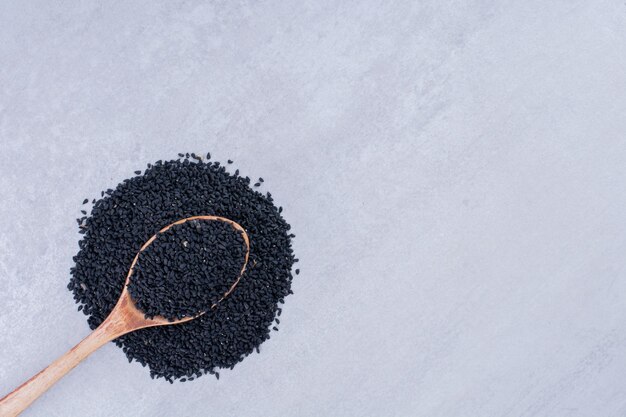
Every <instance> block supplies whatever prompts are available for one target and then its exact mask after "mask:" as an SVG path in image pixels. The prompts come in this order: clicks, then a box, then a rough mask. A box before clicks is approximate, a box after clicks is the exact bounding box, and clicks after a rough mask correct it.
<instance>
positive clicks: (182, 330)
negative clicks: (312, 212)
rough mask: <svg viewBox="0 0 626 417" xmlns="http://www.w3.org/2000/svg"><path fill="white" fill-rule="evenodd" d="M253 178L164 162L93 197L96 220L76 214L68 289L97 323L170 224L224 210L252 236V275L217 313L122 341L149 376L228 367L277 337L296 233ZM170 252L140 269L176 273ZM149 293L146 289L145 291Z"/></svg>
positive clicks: (184, 295) (191, 373)
mask: <svg viewBox="0 0 626 417" xmlns="http://www.w3.org/2000/svg"><path fill="white" fill-rule="evenodd" d="M179 156H180V157H181V158H182V157H183V156H184V154H179ZM188 157H189V155H187V158H188ZM209 158H210V154H207V160H208V159H209ZM259 183H260V178H259ZM250 184H251V182H250V178H249V177H240V176H239V170H236V171H235V174H234V175H232V174H229V173H228V172H226V170H225V169H224V168H223V167H221V166H220V165H218V164H217V163H215V164H213V163H202V162H199V163H197V164H196V163H190V161H189V160H188V159H183V160H173V161H157V162H155V163H154V165H153V164H148V169H146V170H145V171H144V172H143V174H137V176H136V177H134V178H133V179H132V181H123V182H122V183H120V184H119V185H118V186H116V187H114V188H115V190H113V189H108V190H106V192H104V191H103V192H102V193H101V194H100V195H101V197H102V198H101V199H99V200H98V201H95V200H94V208H93V210H92V213H91V217H90V219H89V228H87V227H86V226H85V224H84V223H83V222H84V221H85V220H86V217H83V218H81V219H77V223H78V225H79V233H80V234H81V235H82V240H81V241H80V242H79V249H80V250H79V252H78V254H77V255H76V256H75V257H74V265H73V267H72V268H71V270H70V274H71V279H70V283H69V285H68V289H69V290H70V291H72V292H73V294H74V299H75V300H76V302H77V303H78V304H79V306H82V307H83V308H82V310H81V311H82V312H83V313H84V314H85V315H86V316H87V317H88V320H87V321H88V323H89V326H90V327H91V328H92V329H94V328H96V327H97V326H98V325H99V324H100V323H102V321H103V320H104V319H105V318H106V316H107V315H108V313H109V312H110V311H111V309H112V308H113V306H114V305H115V303H116V302H117V299H118V298H119V295H120V293H121V291H122V287H123V284H124V279H125V277H126V273H127V272H128V267H129V265H130V263H131V262H132V259H133V258H134V256H135V255H136V250H137V247H139V246H141V245H142V244H143V243H144V242H145V241H146V240H147V239H148V238H149V237H151V236H152V235H153V234H154V233H155V232H156V231H158V230H160V229H161V228H163V227H165V226H166V225H168V224H170V223H172V222H174V221H176V220H179V219H181V218H185V217H189V216H193V215H199V214H217V215H221V216H224V217H228V218H231V219H232V220H234V221H236V222H238V223H239V224H241V225H242V226H243V227H244V228H245V229H246V232H247V233H248V236H249V237H250V240H251V242H253V244H252V247H251V248H250V262H249V264H248V268H246V272H245V274H244V276H243V277H242V278H241V281H240V282H239V284H238V285H237V287H236V289H235V291H234V292H233V293H232V294H231V295H230V296H229V297H228V298H226V299H224V300H223V301H222V302H220V303H219V305H218V307H217V308H216V309H214V310H213V311H212V312H211V317H210V320H209V319H203V318H202V317H201V318H198V319H196V320H192V321H190V322H188V323H184V324H180V325H176V326H165V327H154V328H147V329H142V330H139V331H137V332H133V333H130V334H128V335H125V336H122V337H120V338H118V339H117V340H115V344H116V345H118V346H119V347H120V348H122V349H123V352H124V354H125V355H126V356H127V358H128V359H129V361H132V360H135V361H137V362H138V363H140V364H142V365H145V366H146V367H147V368H148V370H149V375H150V376H151V378H164V379H165V380H167V381H168V382H173V381H174V380H175V379H177V380H181V381H182V380H183V379H185V380H186V381H191V380H193V379H194V378H197V377H199V376H201V375H203V374H206V373H216V372H215V371H217V370H218V369H220V368H222V369H231V368H233V367H234V366H235V365H236V364H237V363H239V362H240V361H241V360H243V359H244V358H245V357H246V356H247V355H249V354H250V353H252V352H254V351H255V350H256V351H257V352H260V349H259V346H260V345H261V344H262V343H263V342H264V341H265V340H268V339H269V338H270V334H269V330H271V329H273V323H274V319H275V318H276V317H278V316H280V315H281V312H282V310H281V308H280V307H279V306H280V305H281V304H283V302H284V300H285V297H286V296H287V295H289V294H290V293H291V292H292V291H291V281H292V277H291V270H292V267H293V263H294V255H293V251H292V248H291V237H292V234H291V232H290V229H291V228H290V226H289V224H288V223H287V222H286V221H285V220H284V219H283V218H282V217H281V215H280V214H279V213H280V212H281V211H282V210H281V208H278V209H277V208H276V206H275V205H274V203H273V200H272V199H271V196H270V195H269V193H268V194H267V195H262V194H259V193H258V192H255V191H253V189H252V188H250ZM203 236H204V235H203ZM191 243H192V245H191V246H193V243H194V242H191ZM179 246H180V245H179ZM191 246H190V247H189V248H187V249H184V250H183V252H184V253H185V254H189V256H192V254H193V253H196V252H194V250H193V248H192V247H191ZM170 250H175V249H170V248H169V247H168V251H170ZM165 259H167V261H166V262H165V261H163V262H161V263H155V264H153V265H152V264H150V263H149V262H148V264H147V265H143V266H141V265H140V267H139V268H137V271H140V270H142V271H144V273H145V271H146V268H152V269H153V270H160V271H162V272H163V273H164V274H165V273H166V272H167V273H170V272H172V273H174V274H175V273H176V268H177V267H178V266H181V264H180V263H178V262H175V261H173V260H170V259H169V258H165ZM183 262H184V263H185V264H186V265H187V266H186V267H185V268H189V265H193V261H191V260H185V259H183ZM187 289H188V290H189V291H188V294H189V295H187V293H186V292H185V290H184V289H183V291H182V292H181V293H180V294H177V295H178V296H180V297H182V299H187V297H189V298H195V297H196V296H197V295H198V294H201V293H202V292H201V291H198V290H197V289H192V288H191V287H189V288H187ZM149 294H150V293H149V292H145V290H144V291H141V290H140V296H142V297H146V296H147V295H149ZM244 303H247V304H248V306H249V307H248V308H245V307H244ZM157 304H158V303H157ZM157 307H168V305H163V304H162V305H157ZM176 313H181V312H180V311H177V312H176ZM276 324H279V322H278V321H276ZM274 327H275V326H274ZM190 376H191V377H190ZM216 377H217V376H216Z"/></svg>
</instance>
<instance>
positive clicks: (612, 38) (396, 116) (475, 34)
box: [0, 0, 626, 417]
mask: <svg viewBox="0 0 626 417" xmlns="http://www.w3.org/2000/svg"><path fill="white" fill-rule="evenodd" d="M625 93H626V5H625V4H624V1H622V0H595V1H583V0H574V1H560V0H555V1H548V2H546V1H543V0H530V1H523V2H520V1H508V0H491V1H489V0H482V1H440V0H418V1H398V2H390V1H380V2H376V1H372V0H367V1H354V2H336V1H319V0H312V1H296V2H284V1H274V2H259V1H238V2H216V1H204V2H201V1H184V2H182V1H168V2H155V1H130V2H127V1H111V2H97V3H96V2H89V1H82V2H76V1H54V2H52V1H29V2H26V1H24V2H22V1H17V0H5V1H0V305H1V306H2V308H1V310H0V341H1V343H0V394H4V393H6V392H8V391H10V390H11V389H12V388H14V387H15V386H17V385H18V384H19V383H21V382H22V381H23V380H24V379H26V378H28V377H30V376H31V375H32V374H34V373H35V372H37V371H38V370H39V369H40V368H42V367H43V366H45V365H47V364H48V363H49V362H50V361H51V360H53V359H54V358H55V357H57V356H58V355H60V354H61V353H63V352H64V351H65V350H66V349H68V348H69V347H70V346H72V345H73V344H74V343H75V342H77V341H78V340H80V339H81V338H82V337H84V336H85V335H86V334H87V333H88V327H87V325H86V322H85V318H84V317H83V315H82V314H80V313H77V312H76V307H75V305H74V302H73V300H72V297H71V295H70V293H69V292H68V291H67V290H66V288H65V285H66V284H67V281H68V275H69V274H68V270H69V268H70V266H71V265H72V260H71V258H72V256H73V255H74V254H75V252H76V251H77V241H78V238H79V235H78V234H77V230H76V223H75V221H74V219H75V217H77V216H79V210H80V209H81V205H80V203H81V202H82V200H83V198H85V197H92V196H96V195H99V192H100V190H101V189H106V188H108V187H110V186H114V185H115V184H117V183H118V182H119V181H120V180H122V179H124V178H126V177H128V176H130V175H132V172H133V171H134V170H136V169H141V168H143V167H144V165H145V164H146V163H147V162H153V161H155V160H157V159H162V158H170V157H174V156H175V155H176V153H177V152H179V151H190V152H191V151H195V152H206V151H211V152H212V153H213V154H214V156H215V157H216V158H218V159H220V160H226V159H227V158H232V159H234V160H235V165H234V167H238V168H240V169H241V170H242V172H243V173H244V174H245V175H250V176H251V177H258V176H263V177H264V178H265V179H266V183H265V187H266V189H267V190H270V191H271V192H272V194H273V195H274V196H275V198H276V200H277V202H278V203H279V204H281V205H283V206H284V207H285V215H286V217H287V219H288V220H289V221H290V222H291V223H292V225H293V226H294V231H295V233H296V234H297V236H298V237H297V239H296V245H295V249H296V251H297V254H298V256H299V258H300V259H301V264H300V267H301V268H302V273H301V275H300V276H299V277H298V279H297V280H296V281H295V284H294V291H295V295H294V296H291V297H290V298H288V300H287V304H286V307H285V309H284V312H283V316H282V317H281V330H280V331H279V332H278V333H277V334H276V335H275V336H274V337H272V339H271V340H270V341H269V342H268V343H266V344H264V345H263V347H262V352H261V355H254V356H251V357H249V358H248V359H247V360H245V361H244V362H243V363H242V364H240V365H239V366H237V367H236V369H235V370H234V371H233V372H226V371H225V372H222V375H221V379H220V380H219V381H216V380H215V379H214V378H210V377H204V378H201V379H200V380H198V381H195V382H193V383H184V384H175V385H170V384H167V383H164V382H162V381H152V380H151V379H150V378H149V377H148V373H147V371H146V370H145V369H143V368H142V367H141V366H139V365H137V364H132V365H129V364H128V363H127V362H126V359H125V357H124V355H123V354H122V352H121V351H119V350H118V349H117V348H115V347H114V346H113V345H112V344H111V345H108V346H105V347H104V348H103V349H101V350H100V351H98V352H97V353H96V354H94V355H93V356H92V357H90V358H89V359H88V360H87V361H86V362H85V363H83V364H82V365H81V366H80V367H79V368H77V369H76V370H75V371H73V372H72V373H71V374H70V375H69V376H67V377H66V378H65V379H64V380H62V381H61V382H60V383H59V384H58V385H57V386H55V387H54V388H53V389H52V390H51V391H50V392H48V393H47V394H46V395H45V396H44V397H42V398H41V399H40V400H39V401H38V402H37V403H35V404H34V405H33V407H32V408H31V409H29V410H28V412H27V413H25V415H27V416H46V417H48V416H64V417H65V416H84V415H89V416H192V417H193V416H208V415H212V416H221V417H226V416H270V417H271V416H281V417H283V416H311V417H313V416H316V417H317V416H342V417H344V416H346V417H350V416H372V417H374V416H383V415H384V416H411V417H419V416H425V417H426V416H428V417H433V416H434V417H436V416H443V417H447V416H472V417H475V416H494V417H495V416H498V417H499V416H549V417H554V416H581V417H582V416H585V417H586V416H603V417H610V416H624V415H626V387H625V385H624V375H625V374H626V297H625V295H626V262H625V251H626V185H625V184H626V182H625V180H626V94H625ZM233 169H234V168H233Z"/></svg>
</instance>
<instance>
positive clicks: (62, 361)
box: [0, 216, 250, 417]
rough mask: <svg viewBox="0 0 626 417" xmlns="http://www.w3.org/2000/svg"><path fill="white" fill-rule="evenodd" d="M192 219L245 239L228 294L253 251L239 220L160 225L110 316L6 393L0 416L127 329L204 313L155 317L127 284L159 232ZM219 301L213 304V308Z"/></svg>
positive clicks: (23, 406) (17, 410)
mask: <svg viewBox="0 0 626 417" xmlns="http://www.w3.org/2000/svg"><path fill="white" fill-rule="evenodd" d="M190 220H208V221H222V222H226V223H229V224H230V225H231V226H232V227H233V228H234V229H235V230H238V231H240V232H241V235H242V236H243V240H244V242H245V244H246V248H247V250H246V255H245V260H244V263H243V266H242V267H241V273H240V274H239V276H238V277H237V279H236V281H235V282H234V283H233V285H232V286H231V287H230V289H229V290H228V291H227V292H226V293H225V294H224V296H223V297H222V298H221V299H220V300H219V301H218V302H217V303H219V302H220V301H222V300H223V299H224V298H225V297H227V296H228V295H229V294H230V293H231V292H232V291H233V290H234V289H235V286H237V284H238V283H239V280H240V279H241V276H242V275H243V273H244V272H245V270H246V264H247V263H248V256H249V254H250V241H249V240H248V235H247V234H246V231H245V230H244V229H243V227H241V226H240V225H239V224H238V223H235V222H234V221H232V220H229V219H226V218H224V217H218V216H194V217H188V218H186V219H182V220H179V221H177V222H175V223H172V224H170V225H169V226H167V227H165V228H163V229H161V230H160V231H159V232H158V233H157V234H155V235H154V236H152V237H151V238H150V239H149V240H148V241H147V242H146V243H145V244H144V245H143V246H142V247H141V249H140V250H139V252H138V253H137V255H135V259H133V262H132V264H131V265H130V270H129V271H128V275H127V276H126V282H125V283H124V288H123V289H122V294H121V295H120V298H119V300H118V302H117V304H116V305H115V307H114V308H113V310H112V311H111V313H110V314H109V316H108V317H107V318H106V319H105V320H104V321H103V322H102V324H101V325H100V326H98V328H97V329H96V330H94V331H93V332H92V333H91V334H90V335H89V336H87V337H86V338H84V339H83V340H82V341H81V342H80V343H79V344H77V345H76V346H74V347H73V348H72V349H70V350H69V351H68V352H67V353H66V354H64V355H63V356H61V357H60V358H58V359H57V360H56V361H54V362H52V363H51V364H50V366H48V367H47V368H45V369H44V370H43V371H41V372H39V373H38V374H37V375H35V376H33V377H32V378H31V379H29V380H28V381H26V382H25V383H23V384H22V385H20V386H19V387H17V388H16V389H15V390H14V391H13V392H11V393H10V394H9V395H7V396H6V397H4V398H2V399H1V400H0V416H2V417H9V416H16V415H18V414H19V413H21V412H22V411H24V410H25V409H26V407H28V406H29V405H30V404H31V403H32V402H33V401H35V400H36V399H37V398H39V396H40V395H41V394H43V393H44V392H46V390H47V389H48V388H50V387H51V386H52V385H54V383H55V382H57V381H58V380H59V379H61V378H62V377H63V376H64V375H65V374H67V373H68V372H69V371H71V370H72V369H74V367H75V366H76V365H78V364H79V363H80V362H81V361H82V360H83V359H85V358H86V357H87V356H89V355H90V354H91V353H92V352H94V351H95V350H96V349H98V348H100V347H101V346H102V345H104V344H105V343H107V342H110V341H111V340H113V339H116V338H118V337H120V336H122V335H125V334H126V333H130V332H132V331H135V330H139V329H143V328H146V327H154V326H169V325H172V324H180V323H184V322H186V321H189V320H193V319H194V318H196V317H198V316H200V315H202V314H204V313H200V314H198V315H197V316H195V317H185V318H183V319H180V320H174V321H169V320H168V319H166V318H165V317H160V316H156V317H154V318H152V319H147V318H145V316H144V313H142V312H141V311H140V310H139V309H138V308H137V307H136V306H135V303H134V302H133V300H132V298H131V296H130V293H129V292H128V289H127V285H128V282H129V279H130V276H131V275H132V273H133V268H134V267H135V264H136V263H137V258H138V257H139V254H140V253H141V251H143V250H144V249H146V248H147V247H148V246H149V245H150V244H151V243H152V242H153V241H154V239H156V237H157V235H158V234H159V233H162V232H164V231H166V230H167V229H169V228H170V227H172V226H176V225H178V224H181V223H185V222H187V221H190ZM217 303H215V304H213V306H211V308H214V307H215V306H216V305H217Z"/></svg>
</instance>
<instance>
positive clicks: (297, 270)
mask: <svg viewBox="0 0 626 417" xmlns="http://www.w3.org/2000/svg"><path fill="white" fill-rule="evenodd" d="M305 266H306V265H305ZM296 275H300V270H299V269H296Z"/></svg>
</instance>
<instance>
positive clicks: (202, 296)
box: [128, 220, 247, 321]
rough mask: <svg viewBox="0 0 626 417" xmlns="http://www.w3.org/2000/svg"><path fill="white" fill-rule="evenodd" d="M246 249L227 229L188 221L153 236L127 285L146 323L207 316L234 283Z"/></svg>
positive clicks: (216, 223)
mask: <svg viewBox="0 0 626 417" xmlns="http://www.w3.org/2000/svg"><path fill="white" fill-rule="evenodd" d="M246 251H247V246H246V243H245V241H244V240H243V236H242V235H241V231H239V230H236V229H235V228H234V227H233V226H232V225H231V224H229V223H226V222H223V221H218V220H189V221H187V222H184V223H182V224H177V225H174V226H172V227H170V228H169V229H167V230H165V231H164V232H161V233H159V234H157V235H156V238H155V240H154V241H153V242H152V243H151V244H150V245H148V247H147V248H145V249H144V250H143V251H141V252H140V253H139V256H138V257H137V262H136V263H135V266H134V268H133V273H132V275H131V276H130V280H129V283H128V291H129V292H130V295H131V297H132V299H133V301H134V302H135V305H136V306H137V307H138V308H139V309H140V310H141V311H142V312H143V313H145V316H146V317H147V318H154V316H163V317H165V318H166V319H168V320H170V321H172V320H180V319H182V318H183V317H193V316H196V315H198V314H200V313H202V312H205V311H208V310H210V309H211V307H212V306H213V305H214V304H216V303H217V302H218V301H220V299H221V298H222V297H223V296H224V295H225V294H226V293H227V292H228V291H229V290H230V288H231V286H232V285H233V284H234V283H235V282H237V278H238V277H239V275H240V274H241V269H242V267H243V265H244V263H245V255H246Z"/></svg>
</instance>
